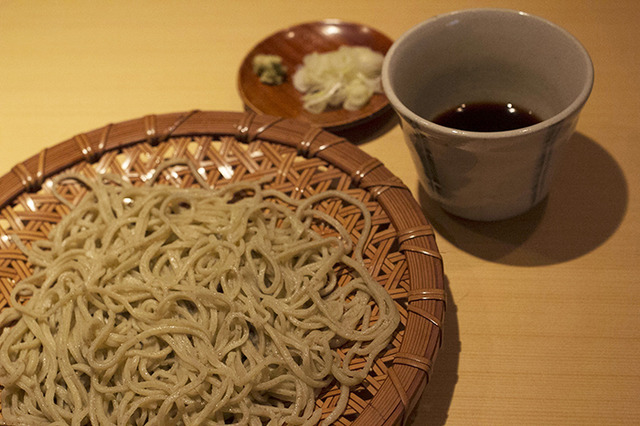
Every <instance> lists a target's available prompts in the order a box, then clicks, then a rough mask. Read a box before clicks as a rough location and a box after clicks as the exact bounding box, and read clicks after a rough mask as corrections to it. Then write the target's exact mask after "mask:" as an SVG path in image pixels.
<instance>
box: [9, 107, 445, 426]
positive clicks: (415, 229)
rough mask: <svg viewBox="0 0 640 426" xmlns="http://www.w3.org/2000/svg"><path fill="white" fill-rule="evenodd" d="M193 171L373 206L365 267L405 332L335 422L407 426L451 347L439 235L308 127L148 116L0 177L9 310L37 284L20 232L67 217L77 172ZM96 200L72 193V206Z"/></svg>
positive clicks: (243, 118) (388, 176) (384, 177)
mask: <svg viewBox="0 0 640 426" xmlns="http://www.w3.org/2000/svg"><path fill="white" fill-rule="evenodd" d="M174 158H181V159H187V160H189V161H190V162H192V163H193V164H194V165H195V166H196V168H197V170H198V171H199V172H200V173H201V174H202V176H203V177H204V178H205V179H206V180H207V182H208V183H209V184H210V185H211V186H212V187H216V186H219V185H223V184H224V183H226V182H236V181H239V180H250V181H257V180H260V181H261V182H262V181H266V182H268V183H266V184H265V185H266V186H269V187H272V188H274V189H277V190H280V191H282V192H284V193H286V194H288V195H289V196H291V197H292V198H294V199H300V198H303V197H305V196H308V195H311V194H315V193H318V192H321V191H325V190H328V189H335V190H339V191H344V192H346V193H348V194H350V195H351V196H354V197H356V198H358V199H360V200H361V201H363V202H364V203H365V204H366V206H367V208H368V209H369V210H370V212H371V214H372V218H373V230H372V233H371V235H370V237H369V240H368V241H367V244H366V246H365V251H364V262H365V264H366V266H367V268H368V270H369V272H370V273H371V274H372V276H373V277H374V278H375V279H376V281H377V282H378V283H379V284H380V285H382V286H383V287H384V288H385V289H386V290H387V292H388V293H389V294H390V295H391V297H392V298H393V300H394V301H395V303H396V305H397V307H398V309H399V311H400V314H401V323H400V326H399V327H398V329H397V332H396V334H395V336H394V339H393V340H392V342H391V343H390V344H389V346H388V347H387V348H386V350H384V351H383V353H381V354H380V356H379V357H378V359H377V361H376V362H375V364H374V366H373V368H372V369H371V371H370V373H369V375H368V377H367V378H366V379H365V381H364V382H363V383H362V384H361V385H359V386H358V387H357V388H355V389H353V390H352V392H351V396H350V400H349V403H348V406H347V409H346V411H345V413H344V414H343V416H342V417H341V418H340V419H339V421H338V422H337V424H343V425H348V424H353V425H366V426H373V425H395V424H402V423H403V422H404V421H405V420H406V419H407V416H408V414H409V413H410V412H411V410H412V409H413V407H414V405H415V403H416V401H417V400H418V399H419V397H420V395H421V393H422V391H423V389H424V387H425V386H426V384H427V382H428V379H429V374H430V371H431V367H432V364H433V362H434V360H435V358H436V355H437V352H438V348H439V346H440V344H441V340H442V321H443V319H444V313H445V290H444V274H443V267H442V259H441V256H440V253H439V252H438V248H437V245H436V241H435V236H434V232H433V229H432V227H431V226H430V224H429V222H428V221H427V220H426V219H425V217H424V215H423V213H422V211H421V209H420V206H419V205H418V204H417V202H416V201H415V200H414V198H413V197H412V195H411V193H410V191H409V190H408V189H407V187H406V186H405V185H404V184H403V183H402V182H401V181H400V180H399V179H398V178H397V177H396V176H394V175H393V174H392V173H391V172H390V171H389V170H388V169H387V168H385V166H384V165H383V164H382V163H381V162H380V161H379V160H377V159H375V158H372V157H371V156H369V155H368V154H366V153H365V152H363V151H362V150H360V149H359V148H357V147H356V146H354V145H353V144H351V143H349V142H348V141H347V140H345V139H343V138H340V137H338V136H336V135H334V134H331V133H328V132H326V131H323V130H322V129H320V128H317V127H312V126H311V125H309V124H306V123H303V122H300V121H296V120H291V119H281V118H276V117H271V116H264V115H256V114H254V113H236V112H205V111H189V112H184V113H172V114H162V115H149V116H145V117H142V118H138V119H133V120H130V121H126V122H122V123H117V124H110V125H108V126H105V127H103V128H100V129H96V130H93V131H90V132H87V133H82V134H79V135H77V136H75V137H73V138H71V139H69V140H66V141H63V142H61V143H59V144H57V145H55V146H52V147H51V148H48V149H45V150H43V151H41V152H40V153H38V154H36V155H34V156H32V157H31V158H29V159H27V160H26V161H24V162H23V163H19V164H17V165H16V166H15V167H14V168H13V169H12V170H11V171H10V172H9V173H7V174H6V175H4V176H2V177H1V178H0V209H1V211H2V215H1V216H0V309H4V308H5V307H6V306H7V304H8V300H9V293H10V292H11V289H12V288H13V286H14V285H15V283H16V282H18V281H19V280H21V279H23V278H25V277H27V276H29V275H30V274H31V265H30V264H29V263H28V261H27V259H26V256H25V255H24V254H23V253H22V252H21V251H20V250H18V249H17V247H16V246H15V244H14V243H13V242H12V239H11V238H10V237H9V235H11V234H17V235H18V236H19V237H20V238H21V239H22V240H23V241H25V242H26V243H27V244H28V243H29V242H32V241H34V240H39V239H45V238H47V235H48V233H49V231H50V230H51V228H52V227H53V226H54V225H55V224H56V223H58V222H59V221H60V220H61V218H62V217H63V216H64V215H65V214H66V213H67V211H68V208H67V207H66V206H64V205H63V204H61V203H60V202H59V201H58V200H57V199H56V198H55V197H54V196H52V195H51V190H50V189H49V188H48V187H47V185H46V182H47V180H48V179H49V178H51V177H53V176H55V175H57V174H59V173H62V172H69V171H73V172H76V173H81V174H84V175H87V176H96V175H97V174H99V173H115V174H118V175H121V176H123V177H126V178H127V179H129V180H131V181H132V182H134V183H142V182H143V181H144V180H145V178H146V177H148V176H150V175H151V174H152V173H153V171H154V170H155V168H156V167H157V166H158V165H159V164H160V163H161V162H163V161H165V160H168V159H174ZM190 173H191V172H190V171H188V170H187V168H185V167H182V168H180V167H177V166H176V168H171V169H167V171H166V173H164V174H163V175H162V176H161V178H160V180H159V182H161V183H165V184H172V185H176V186H181V187H187V186H192V185H195V181H194V178H193V176H192V175H191V174H190ZM84 193H86V188H85V187H84V186H81V185H79V184H77V183H76V184H66V185H65V186H64V190H63V194H64V196H65V197H66V198H67V199H69V200H71V201H72V202H74V203H77V202H78V200H80V199H81V198H82V196H83V195H84ZM326 209H327V212H329V213H330V214H331V215H332V216H334V217H336V218H337V219H338V220H339V221H340V222H341V223H342V224H343V225H344V226H345V227H346V228H347V229H348V231H349V232H350V233H351V234H352V236H355V238H357V235H359V233H360V231H361V226H362V221H359V220H358V219H359V218H358V214H357V213H356V212H355V211H354V209H353V208H349V207H348V206H345V205H341V204H340V203H339V202H337V203H333V204H329V205H327V206H326ZM338 394H339V392H338V389H337V387H335V386H334V387H331V388H328V389H325V390H324V391H323V392H322V393H321V395H320V396H319V398H318V400H317V405H318V406H320V407H322V408H323V411H325V412H326V413H329V412H331V409H332V407H333V406H334V405H335V403H336V400H337V396H338Z"/></svg>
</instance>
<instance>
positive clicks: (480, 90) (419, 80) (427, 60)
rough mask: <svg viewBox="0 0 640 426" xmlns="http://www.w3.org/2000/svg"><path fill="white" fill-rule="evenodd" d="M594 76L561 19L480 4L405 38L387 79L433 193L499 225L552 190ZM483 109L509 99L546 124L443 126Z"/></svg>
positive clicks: (392, 54)
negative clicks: (449, 114)
mask: <svg viewBox="0 0 640 426" xmlns="http://www.w3.org/2000/svg"><path fill="white" fill-rule="evenodd" d="M593 74H594V73H593V64H592V62H591V59H590V57H589V54H588V53H587V51H586V50H585V48H584V47H583V46H582V45H581V44H580V42H579V41H578V40H577V39H576V38H575V37H573V36H572V35H571V34H569V33H568V32H567V31H565V30H564V29H562V28H560V27H558V26H557V25H555V24H553V23H551V22H549V21H546V20H544V19H542V18H539V17H536V16H532V15H530V14H527V13H524V12H519V11H515V10H506V9H470V10H462V11H456V12H452V13H448V14H444V15H439V16H436V17H434V18H431V19H429V20H427V21H425V22H422V23H421V24H419V25H417V26H415V27H414V28H412V29H410V30H409V31H408V32H406V33H405V34H403V35H402V36H401V37H400V38H399V39H398V40H397V41H396V42H395V43H394V44H393V45H392V47H391V49H390V50H389V52H388V53H387V55H386V57H385V60H384V63H383V67H382V84H383V88H384V91H385V94H386V95H387V97H388V99H389V101H390V102H391V105H392V106H393V108H394V110H395V111H396V113H397V114H398V116H399V117H400V124H401V126H402V130H403V134H404V138H405V141H406V143H407V144H408V146H409V149H410V151H411V155H412V158H413V161H414V163H415V166H416V167H417V168H418V175H419V176H420V181H421V185H422V186H423V188H424V189H425V191H426V193H427V194H428V195H429V196H430V197H431V198H433V199H434V200H436V201H437V202H438V203H439V204H440V205H441V206H442V207H443V208H444V209H445V210H447V211H449V212H450V213H452V214H454V215H457V216H460V217H464V218H467V219H472V220H483V221H492V220H500V219H506V218H509V217H513V216H516V215H518V214H521V213H524V212H526V211H527V210H529V209H531V208H532V207H533V206H535V205H536V204H538V203H539V202H540V201H541V200H543V199H544V198H545V197H546V196H547V194H548V192H549V183H550V181H551V179H552V177H553V175H554V173H555V171H556V169H557V167H558V165H559V164H561V162H560V159H561V156H562V152H563V149H564V147H565V146H566V143H567V141H568V140H569V138H570V137H571V135H572V133H573V132H574V130H575V126H576V123H577V121H578V115H579V113H580V111H581V109H582V107H583V106H584V104H585V102H586V101H587V98H588V97H589V94H590V93H591V88H592V86H593ZM474 105H475V106H476V107H480V109H482V108H483V106H487V105H505V108H506V111H507V113H508V112H510V111H512V112H514V113H515V112H516V106H517V107H518V108H520V109H523V110H524V111H525V112H531V114H532V116H533V117H534V118H535V117H537V118H538V119H539V121H538V120H534V121H533V122H532V123H530V124H526V125H525V127H520V128H515V129H510V130H489V131H487V130H474V129H473V128H472V129H471V130H469V129H460V128H455V127H453V126H451V125H449V124H447V125H442V124H437V123H436V122H434V121H436V120H437V119H438V118H439V117H440V116H441V114H443V113H444V112H446V111H455V110H456V109H459V110H460V111H461V110H462V109H464V107H466V106H474ZM503 113H504V111H503ZM480 121H481V122H488V121H491V119H487V118H486V117H485V118H481V119H480Z"/></svg>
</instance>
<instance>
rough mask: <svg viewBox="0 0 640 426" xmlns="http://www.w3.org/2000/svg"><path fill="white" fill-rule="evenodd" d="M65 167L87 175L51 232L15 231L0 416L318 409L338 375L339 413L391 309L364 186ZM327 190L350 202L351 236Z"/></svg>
mask: <svg viewBox="0 0 640 426" xmlns="http://www.w3.org/2000/svg"><path fill="white" fill-rule="evenodd" d="M73 178H74V179H77V180H80V181H82V182H83V183H84V184H85V185H86V186H87V187H88V188H89V189H90V191H89V192H88V193H87V195H86V196H85V197H84V198H83V199H82V200H81V201H80V202H79V204H78V205H77V206H76V207H73V208H72V209H71V210H70V212H69V213H68V214H67V215H66V216H65V217H64V218H63V219H62V221H61V222H60V223H59V224H58V225H56V226H55V227H54V229H53V230H52V231H51V233H50V235H49V239H48V240H44V241H37V242H34V243H33V245H32V247H30V248H27V247H25V246H24V244H23V243H22V242H20V241H19V240H18V241H17V244H18V245H19V246H20V247H21V248H22V249H23V250H24V251H25V252H26V253H28V257H29V261H30V262H31V263H32V264H33V265H34V267H35V270H34V272H33V275H32V276H31V277H29V278H27V279H25V280H23V281H21V282H19V283H18V284H17V285H16V287H15V289H14V290H13V292H12V294H11V307H10V308H7V309H5V310H4V311H3V312H2V313H1V314H0V327H2V328H3V331H2V335H1V336H0V384H2V385H3V386H4V389H3V390H2V392H1V396H2V416H3V418H4V421H5V422H6V423H7V424H11V425H17V424H25V425H32V426H35V425H44V424H47V425H50V424H54V425H66V424H71V425H85V424H93V425H125V424H131V425H142V424H148V425H174V424H184V425H206V424H209V425H212V424H238V425H263V424H269V425H271V424H273V425H280V424H289V425H296V424H316V423H318V422H319V421H320V416H321V414H322V413H321V409H320V408H319V407H318V406H316V398H317V396H318V393H319V392H320V390H322V389H323V388H326V387H328V386H329V385H331V384H332V383H334V382H335V383H337V384H338V386H339V388H340V393H341V395H340V396H339V398H338V404H337V407H336V408H335V410H334V411H333V413H331V415H330V416H329V418H327V419H326V420H325V421H324V424H330V423H332V422H333V421H334V420H335V419H336V418H337V417H339V416H340V415H341V413H342V412H343V411H344V409H345V406H346V404H347V401H348V397H349V392H350V388H351V387H353V386H355V385H357V384H358V383H360V382H362V380H363V379H364V378H365V377H366V376H367V374H368V372H369V370H370V367H371V366H372V363H373V362H374V359H375V357H376V356H377V355H378V354H379V353H380V351H381V350H383V349H384V348H385V347H386V346H387V345H388V343H389V341H390V339H391V336H392V334H393V332H394V331H395V329H396V327H397V324H398V322H399V316H398V312H397V310H396V309H395V307H394V304H393V301H392V300H391V298H390V296H389V295H388V294H387V293H386V291H385V290H384V289H383V288H382V287H381V286H380V285H379V284H377V283H376V282H375V281H374V280H373V279H372V278H371V276H370V275H369V273H368V272H367V270H366V269H365V266H364V265H363V262H362V249H363V247H362V245H363V243H364V242H365V240H366V239H367V234H368V233H369V231H370V227H371V218H370V215H369V213H368V211H367V209H366V207H365V206H364V204H363V203H361V202H360V201H358V200H356V199H354V198H352V197H350V196H347V195H345V194H344V193H342V192H337V191H329V192H325V193H322V194H319V195H314V196H311V197H309V198H307V199H305V200H302V201H294V200H292V199H290V198H288V197H287V196H286V195H285V194H283V193H280V192H278V191H274V190H267V189H262V188H261V187H260V186H259V185H257V184H250V183H237V184H229V185H227V186H224V187H222V188H219V189H215V190H212V189H209V188H189V189H184V188H175V187H171V186H166V185H148V186H142V187H139V186H133V185H131V184H130V183H128V182H126V181H125V180H122V179H121V178H118V177H115V176H106V175H105V176H102V177H101V178H100V179H99V180H97V181H94V180H89V179H87V178H84V177H82V176H73ZM327 199H334V200H340V202H342V203H347V204H351V205H353V206H355V207H356V208H358V209H360V210H361V215H362V218H361V220H363V221H364V223H365V225H364V231H363V235H360V236H359V240H358V241H359V242H358V243H357V244H353V243H352V239H351V237H350V236H349V234H348V232H347V231H346V230H345V228H344V227H343V226H341V225H340V223H339V222H338V221H337V220H336V219H335V218H332V217H330V216H329V215H328V214H325V213H322V212H320V211H319V210H318V209H317V208H314V207H315V206H317V205H318V204H319V203H321V202H323V200H327ZM312 224H315V225H316V226H319V227H321V228H324V229H330V230H331V232H330V233H329V235H323V236H320V235H319V234H318V233H317V232H315V231H314V230H312ZM24 296H28V297H30V299H29V300H28V301H27V302H26V304H24V305H22V304H21V303H20V302H19V300H20V298H22V297H24Z"/></svg>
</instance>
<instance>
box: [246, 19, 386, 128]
mask: <svg viewBox="0 0 640 426" xmlns="http://www.w3.org/2000/svg"><path fill="white" fill-rule="evenodd" d="M392 44H393V42H392V41H391V40H390V39H389V38H388V37H387V36H386V35H384V34H382V33H380V32H379V31H377V30H375V29H373V28H370V27H367V26H364V25H360V24H355V23H350V22H343V21H340V20H335V19H328V20H323V21H318V22H310V23H304V24H300V25H296V26H293V27H290V28H287V29H284V30H282V31H278V32H277V33H275V34H273V35H271V36H269V37H267V38H266V39H265V40H263V41H261V42H260V43H258V44H257V45H256V46H255V47H254V48H253V49H252V50H251V51H250V52H249V53H248V54H247V56H246V57H245V59H244V61H243V62H242V65H241V66H240V71H239V73H238V88H239V90H240V96H241V98H242V100H243V101H244V104H245V106H246V108H247V109H249V110H252V111H254V112H257V113H261V114H268V115H274V116H278V117H287V118H297V119H298V120H302V121H305V122H307V123H311V124H313V125H316V126H319V127H322V128H323V129H325V130H329V131H338V130H345V129H348V128H351V127H354V126H357V125H360V124H363V123H365V122H367V121H369V120H372V119H374V118H376V117H378V116H380V115H381V114H382V113H383V112H384V111H385V110H386V109H388V108H389V101H388V100H387V98H386V96H385V95H384V94H381V93H380V94H375V95H374V96H373V97H372V98H371V100H370V101H369V103H368V104H367V105H366V106H364V107H363V108H362V109H360V110H358V111H347V110H345V109H343V108H339V109H337V108H336V109H330V110H326V111H324V112H322V113H320V114H312V113H310V112H308V111H306V110H305V109H304V108H303V106H302V94H301V93H300V92H298V91H297V90H296V88H295V87H294V86H293V84H292V83H291V76H292V75H293V73H294V72H295V70H296V69H297V68H298V67H299V66H300V65H301V64H302V59H303V58H304V57H305V55H308V54H310V53H313V52H319V53H323V52H329V51H332V50H336V49H338V47H340V46H343V45H347V46H365V47H369V48H371V49H372V50H374V51H376V52H380V53H382V54H385V53H386V52H387V50H389V48H390V47H391V45H392ZM257 54H269V55H278V56H280V57H282V61H283V64H284V65H285V66H286V67H287V69H288V74H287V79H286V80H285V82H284V83H283V84H281V85H278V86H270V85H267V84H263V83H261V82H260V80H259V79H258V76H257V75H256V74H255V73H254V72H253V68H252V61H253V58H254V56H255V55H257Z"/></svg>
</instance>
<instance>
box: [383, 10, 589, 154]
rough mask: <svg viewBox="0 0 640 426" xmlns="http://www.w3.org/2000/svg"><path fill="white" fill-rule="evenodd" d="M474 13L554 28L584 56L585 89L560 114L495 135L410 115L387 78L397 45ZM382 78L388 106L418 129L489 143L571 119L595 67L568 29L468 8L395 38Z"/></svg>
mask: <svg viewBox="0 0 640 426" xmlns="http://www.w3.org/2000/svg"><path fill="white" fill-rule="evenodd" d="M473 13H506V14H514V15H520V16H525V17H527V18H529V19H534V20H537V21H539V22H541V23H543V24H545V25H549V26H551V27H553V28H555V29H556V30H557V31H558V32H560V33H562V34H564V36H565V37H567V39H568V40H570V41H572V42H573V44H574V45H575V47H576V49H577V50H578V52H580V53H581V55H582V56H583V57H584V60H585V63H586V65H587V74H586V82H585V85H584V87H583V88H582V90H581V91H580V93H579V94H578V96H576V98H575V99H574V101H573V102H572V103H571V104H569V105H568V106H567V107H566V108H564V109H563V110H562V111H560V112H559V113H557V114H555V115H553V116H551V117H549V118H547V119H545V120H542V121H541V122H539V123H536V124H533V125H531V126H527V127H522V128H519V129H514V130H504V131H496V132H477V131H470V130H460V129H455V128H451V127H446V126H442V125H439V124H436V123H434V122H433V121H430V120H427V119H426V118H424V117H421V116H419V115H418V114H416V113H415V112H413V111H412V110H411V109H409V108H408V107H407V106H406V105H405V104H404V103H403V102H402V101H401V100H400V99H399V98H398V96H397V95H396V93H395V91H394V90H393V89H392V86H391V81H390V75H389V72H390V71H389V68H390V62H391V59H392V57H393V56H394V54H395V52H396V50H397V49H398V46H399V45H401V44H402V43H403V42H404V41H405V40H407V39H408V38H409V37H411V35H413V33H415V32H417V31H419V30H420V29H421V28H423V27H425V26H428V25H432V24H433V23H434V22H435V21H439V20H442V19H447V18H451V17H453V16H455V15H461V14H473ZM381 77H382V87H383V90H384V93H385V95H386V96H387V98H388V99H389V102H390V103H391V105H392V106H393V107H394V108H395V109H397V110H398V111H399V113H400V114H401V115H402V116H404V117H407V118H409V119H410V120H412V121H413V122H416V123H419V124H420V125H421V126H423V127H425V128H428V129H430V130H432V131H434V132H438V133H440V134H443V135H450V136H457V137H460V138H469V139H471V138H473V139H486V140H487V142H490V141H491V140H501V139H505V138H511V137H514V136H522V135H525V134H529V133H535V132H538V131H541V130H544V129H547V128H549V127H551V126H553V125H555V124H557V123H559V122H561V121H563V120H565V119H566V118H567V117H569V116H571V115H572V114H574V113H576V112H577V111H580V109H581V108H582V107H583V105H584V104H585V103H586V101H587V99H588V98H589V95H590V94H591V90H592V89H593V81H594V67H593V61H592V60H591V57H590V55H589V52H588V51H587V49H586V48H585V47H584V45H583V44H582V43H581V42H580V41H579V40H578V39H577V38H576V37H575V36H573V35H572V34H571V33H569V32H568V31H567V30H565V29H564V28H562V27H560V26H559V25H557V24H555V23H553V22H551V21H549V20H547V19H545V18H542V17H540V16H536V15H532V14H530V13H528V12H524V11H521V10H515V9H505V8H471V9H461V10H455V11H452V12H446V13H442V14H438V15H435V16H432V17H431V18H429V19H427V20H425V21H422V22H421V23H419V24H417V25H415V26H413V27H412V28H410V29H409V30H407V31H406V32H405V33H404V34H402V35H401V36H400V37H399V38H398V39H396V41H395V42H394V43H393V44H392V46H391V47H390V48H389V51H388V52H387V54H386V55H385V57H384V61H383V63H382V73H381Z"/></svg>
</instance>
